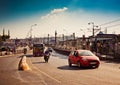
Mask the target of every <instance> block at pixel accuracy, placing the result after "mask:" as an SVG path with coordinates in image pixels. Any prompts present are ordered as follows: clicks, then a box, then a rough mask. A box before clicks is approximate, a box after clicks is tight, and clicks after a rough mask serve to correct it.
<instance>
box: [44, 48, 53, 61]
mask: <svg viewBox="0 0 120 85" xmlns="http://www.w3.org/2000/svg"><path fill="white" fill-rule="evenodd" d="M51 53H52V50H51V49H50V48H47V50H46V51H45V53H44V60H45V62H48V60H49V58H50V55H51Z"/></svg>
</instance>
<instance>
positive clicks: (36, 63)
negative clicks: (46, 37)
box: [32, 61, 45, 64]
mask: <svg viewBox="0 0 120 85" xmlns="http://www.w3.org/2000/svg"><path fill="white" fill-rule="evenodd" d="M41 63H45V62H44V61H42V62H32V64H41Z"/></svg>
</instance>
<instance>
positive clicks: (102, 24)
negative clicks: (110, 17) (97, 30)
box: [99, 19, 120, 26]
mask: <svg viewBox="0 0 120 85" xmlns="http://www.w3.org/2000/svg"><path fill="white" fill-rule="evenodd" d="M118 21H120V19H117V20H114V21H110V22H107V23H104V24H101V25H99V26H103V25H107V24H111V23H114V22H118Z"/></svg>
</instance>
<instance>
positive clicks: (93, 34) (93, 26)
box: [88, 22, 100, 37]
mask: <svg viewBox="0 0 120 85" xmlns="http://www.w3.org/2000/svg"><path fill="white" fill-rule="evenodd" d="M90 24H92V36H93V37H94V36H95V30H100V29H95V27H98V26H95V25H94V22H90V23H88V25H90Z"/></svg>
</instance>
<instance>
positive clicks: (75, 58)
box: [73, 51, 79, 64]
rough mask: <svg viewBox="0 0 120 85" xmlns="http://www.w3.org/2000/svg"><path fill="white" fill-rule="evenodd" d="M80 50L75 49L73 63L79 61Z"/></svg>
mask: <svg viewBox="0 0 120 85" xmlns="http://www.w3.org/2000/svg"><path fill="white" fill-rule="evenodd" d="M78 57H79V56H78V51H74V54H73V63H74V64H76V63H77V62H78V59H79V58H78Z"/></svg>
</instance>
